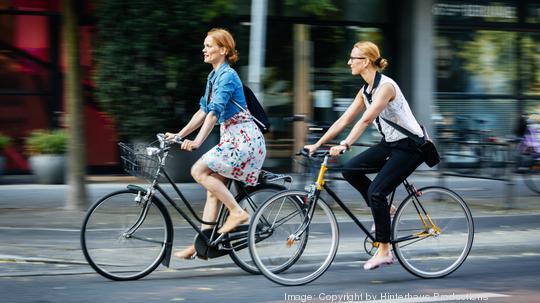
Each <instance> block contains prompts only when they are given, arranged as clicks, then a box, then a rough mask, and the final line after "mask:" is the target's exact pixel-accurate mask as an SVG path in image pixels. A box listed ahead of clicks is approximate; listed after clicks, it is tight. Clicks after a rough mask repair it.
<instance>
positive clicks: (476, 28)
mask: <svg viewBox="0 0 540 303" xmlns="http://www.w3.org/2000/svg"><path fill="white" fill-rule="evenodd" d="M253 1H256V0H253ZM58 2H59V1H54V0H53V1H32V0H11V1H9V0H0V9H1V10H2V11H0V27H1V28H2V30H1V31H0V71H1V72H0V108H1V113H2V114H0V129H1V130H2V132H5V133H7V134H9V135H11V136H14V137H18V138H21V137H22V136H23V135H26V133H27V132H28V131H29V130H30V129H35V128H47V127H54V126H58V125H59V124H61V121H59V120H58V117H59V114H58V113H61V112H62V109H63V102H62V84H61V79H62V76H61V74H62V63H61V61H62V60H61V57H62V51H61V41H60V37H59V32H58V29H59V26H60V24H59V22H60V21H59V18H60V14H59V13H60V8H59V5H58ZM332 2H333V4H334V5H335V7H336V8H337V9H336V10H335V11H331V12H328V13H327V14H326V15H324V16H315V15H313V14H310V13H306V12H305V11H304V10H302V9H300V8H298V7H294V6H290V5H287V2H286V1H268V3H267V23H266V48H265V58H264V67H263V78H262V94H261V96H260V97H261V101H262V103H263V104H264V106H265V107H266V108H267V111H268V113H269V115H270V116H271V119H272V124H273V127H272V132H271V133H270V134H269V135H268V137H267V142H268V145H269V157H268V161H267V163H266V165H267V166H269V167H277V168H282V169H284V170H287V169H290V165H291V156H292V155H293V152H294V150H295V149H296V148H298V146H301V145H302V144H303V143H304V142H305V141H306V140H308V139H309V137H308V134H306V132H305V131H303V130H305V129H306V125H307V124H306V122H305V121H297V120H298V119H293V118H292V117H293V116H295V115H296V116H299V115H302V116H306V117H307V118H308V120H309V122H311V123H314V124H317V125H319V126H321V125H322V126H324V125H328V124H330V123H331V122H333V121H334V120H335V119H336V118H337V117H338V116H339V115H340V114H341V113H342V112H343V111H344V110H345V108H346V107H347V106H348V105H349V104H350V102H351V101H352V99H353V98H354V96H355V95H356V93H357V92H358V89H359V88H360V87H361V86H362V84H363V83H362V80H361V79H360V78H359V77H352V76H351V74H350V69H349V67H348V66H347V60H348V58H349V53H350V51H351V48H352V46H353V44H354V43H355V42H356V41H359V40H371V41H374V42H375V43H377V44H378V45H379V46H380V47H381V50H382V55H383V57H385V58H387V59H388V60H389V62H390V66H389V68H388V70H387V71H386V73H387V74H388V75H389V76H391V77H393V78H394V79H396V80H397V82H398V83H399V84H400V85H401V87H402V90H403V92H404V93H405V96H406V97H407V99H408V100H409V102H410V103H411V105H412V107H413V111H414V112H415V114H416V116H417V117H418V119H419V120H420V121H421V122H422V123H423V124H425V125H427V126H428V128H429V129H430V130H431V131H432V133H434V134H435V135H434V137H437V136H438V137H442V136H454V135H455V134H456V133H465V134H471V133H474V131H473V130H485V131H486V132H489V134H490V135H492V136H497V137H506V136H510V135H512V134H513V131H514V129H515V128H516V126H517V125H516V123H517V120H518V117H519V116H520V115H522V114H524V113H532V112H540V55H539V54H540V1H537V0H534V1H531V0H529V1H525V0H497V1H489V0H482V1H461V0H405V1H391V0H335V1H332ZM44 3H45V4H44ZM90 3H91V2H90V1H81V5H82V7H81V11H83V12H84V14H83V18H82V24H81V39H82V44H83V45H82V46H81V50H82V58H81V60H82V61H81V64H82V66H83V67H84V70H85V71H87V74H86V75H87V76H86V77H85V78H86V82H85V84H86V87H87V88H88V91H89V92H91V88H92V81H91V80H90V76H89V75H90V71H91V70H92V58H91V52H90V50H91V41H92V36H93V35H94V34H95V18H99V16H92V12H93V10H92V7H91V5H90ZM250 7H251V1H250V0H241V1H237V9H236V10H235V13H234V17H233V18H227V20H220V22H221V23H220V24H219V25H220V26H223V27H226V28H228V29H230V30H231V31H232V32H233V33H234V34H235V38H236V40H237V44H238V48H239V52H240V55H241V60H240V61H239V64H238V65H237V69H238V71H239V73H240V75H241V77H242V78H243V79H244V80H245V81H246V82H247V79H248V75H247V73H248V64H249V62H248V57H249V52H250V49H249V45H250V44H249V38H250V25H251V24H250V21H251V19H250ZM16 11H24V12H26V13H20V12H19V13H18V12H16ZM29 12H33V13H29ZM206 30H207V29H200V32H201V37H203V35H204V34H205V32H206ZM201 39H202V38H201ZM86 108H87V109H86V114H87V117H88V118H87V119H88V120H89V122H88V125H89V126H88V128H89V133H90V134H91V135H90V137H89V139H88V140H90V141H91V142H89V144H88V146H89V149H90V150H89V153H88V154H89V155H90V157H89V160H88V164H89V165H90V166H92V167H113V166H115V165H116V164H117V155H116V149H115V144H114V141H115V139H116V137H115V130H114V129H115V128H114V124H113V123H112V120H111V119H110V118H108V117H107V115H106V114H105V113H102V112H101V111H100V109H99V106H98V105H96V104H95V103H94V102H93V101H92V96H91V93H89V94H88V95H87V107H86ZM295 121H296V122H295ZM21 130H22V131H21ZM92 134H93V135H92ZM100 138H113V140H107V141H106V142H100V141H99V140H100ZM376 139H377V133H376V131H374V130H373V129H371V130H370V131H368V133H366V134H365V135H364V136H363V138H362V139H361V140H363V141H372V140H376ZM92 140H94V141H92ZM19 142H20V140H19ZM96 146H97V150H91V149H92V148H96ZM98 151H99V152H98ZM13 153H14V156H12V157H11V158H10V159H11V164H10V165H11V166H10V167H8V168H11V169H12V171H17V170H25V169H26V168H25V166H24V153H23V151H22V150H21V149H18V150H16V151H14V152H13ZM17 155H18V156H17ZM17 161H18V162H17Z"/></svg>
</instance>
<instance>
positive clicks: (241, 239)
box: [229, 183, 286, 274]
mask: <svg viewBox="0 0 540 303" xmlns="http://www.w3.org/2000/svg"><path fill="white" fill-rule="evenodd" d="M285 189H286V187H285V186H283V185H279V184H266V183H263V184H258V185H257V186H254V187H249V188H246V191H247V195H246V194H245V193H240V194H239V195H238V196H237V197H236V201H238V204H240V207H242V208H243V209H246V210H247V212H248V213H249V214H251V215H253V214H254V213H255V211H256V210H257V209H258V208H259V207H260V206H261V205H262V204H263V203H264V202H265V201H266V200H268V198H269V197H271V196H273V195H275V194H276V193H278V192H280V191H283V190H285ZM239 230H240V231H238V232H233V233H231V234H230V236H231V237H233V239H232V240H231V241H230V242H229V245H230V247H231V248H232V250H231V253H230V254H229V256H230V257H231V259H232V260H233V262H234V263H235V264H236V265H238V267H240V268H242V269H243V270H245V271H246V272H248V273H251V274H258V273H259V270H258V269H257V266H255V264H254V263H253V261H252V259H251V255H250V254H249V249H247V247H248V241H247V234H248V229H247V226H245V227H243V228H242V227H241V228H239Z"/></svg>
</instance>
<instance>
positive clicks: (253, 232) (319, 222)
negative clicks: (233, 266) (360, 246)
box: [248, 190, 339, 286]
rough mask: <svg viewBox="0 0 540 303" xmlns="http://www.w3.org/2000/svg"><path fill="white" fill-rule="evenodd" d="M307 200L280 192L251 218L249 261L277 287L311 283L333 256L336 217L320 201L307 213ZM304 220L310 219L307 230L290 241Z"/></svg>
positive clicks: (297, 194)
mask: <svg viewBox="0 0 540 303" xmlns="http://www.w3.org/2000/svg"><path fill="white" fill-rule="evenodd" d="M308 197H309V194H308V192H306V191H301V190H287V191H283V192H280V193H278V194H276V195H274V196H273V197H271V198H270V199H269V200H268V201H266V202H265V203H264V204H263V205H261V207H260V208H259V209H258V210H257V212H256V213H255V215H254V216H253V218H252V221H251V224H250V227H249V236H248V242H249V251H250V253H251V257H252V259H253V262H255V265H256V266H257V268H258V269H259V271H260V272H261V273H262V274H263V275H264V276H265V277H266V278H268V279H269V280H271V281H273V282H275V283H277V284H280V285H285V286H293V285H304V284H307V283H309V282H312V281H314V280H315V279H317V278H319V277H320V276H321V275H322V274H324V272H325V271H326V270H327V269H328V268H329V266H330V265H331V263H332V261H333V260H334V258H335V256H336V253H337V249H338V245H339V228H338V224H337V221H336V217H335V215H334V213H333V212H332V211H331V209H330V208H329V207H328V205H327V204H326V203H325V202H324V201H323V200H322V199H320V198H319V199H318V200H317V202H316V207H315V209H314V211H313V213H308V212H309V208H308V207H307V203H306V201H308V200H307V199H309V198H308ZM306 216H311V221H310V224H309V226H308V227H307V228H306V229H305V231H304V232H303V233H301V234H299V235H297V238H296V239H291V237H290V236H292V234H293V233H297V232H298V231H299V230H301V226H302V223H303V222H304V218H305V217H306ZM276 223H277V224H276Z"/></svg>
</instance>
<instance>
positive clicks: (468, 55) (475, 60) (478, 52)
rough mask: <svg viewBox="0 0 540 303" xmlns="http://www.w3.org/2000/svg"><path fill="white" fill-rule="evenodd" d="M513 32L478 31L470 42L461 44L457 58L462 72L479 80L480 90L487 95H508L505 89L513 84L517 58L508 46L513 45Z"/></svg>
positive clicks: (514, 34)
mask: <svg viewBox="0 0 540 303" xmlns="http://www.w3.org/2000/svg"><path fill="white" fill-rule="evenodd" d="M516 35H517V33H515V32H495V31H478V32H475V33H474V36H473V39H472V40H470V41H467V42H465V43H463V46H462V49H461V50H459V52H458V56H459V57H460V58H461V59H462V60H463V68H464V69H465V70H466V71H467V72H469V73H470V74H471V75H475V76H477V77H478V80H479V84H480V85H481V87H482V89H483V90H484V91H486V92H488V93H494V92H499V91H507V90H509V89H510V88H509V87H505V86H501V84H500V82H501V79H504V82H503V83H504V84H506V85H507V86H508V85H510V84H511V83H512V81H515V80H516V77H517V73H516V69H517V66H516V63H515V62H516V58H515V54H514V53H513V52H511V51H509V46H510V45H512V44H514V43H515V41H516Z"/></svg>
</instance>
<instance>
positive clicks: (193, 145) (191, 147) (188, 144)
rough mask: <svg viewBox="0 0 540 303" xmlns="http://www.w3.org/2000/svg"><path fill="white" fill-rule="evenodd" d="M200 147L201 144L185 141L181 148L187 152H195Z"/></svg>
mask: <svg viewBox="0 0 540 303" xmlns="http://www.w3.org/2000/svg"><path fill="white" fill-rule="evenodd" d="M199 147H200V144H199V143H196V142H195V141H191V140H188V139H185V140H184V142H182V145H181V146H180V148H181V149H183V150H187V151H193V150H196V149H197V148H199Z"/></svg>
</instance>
